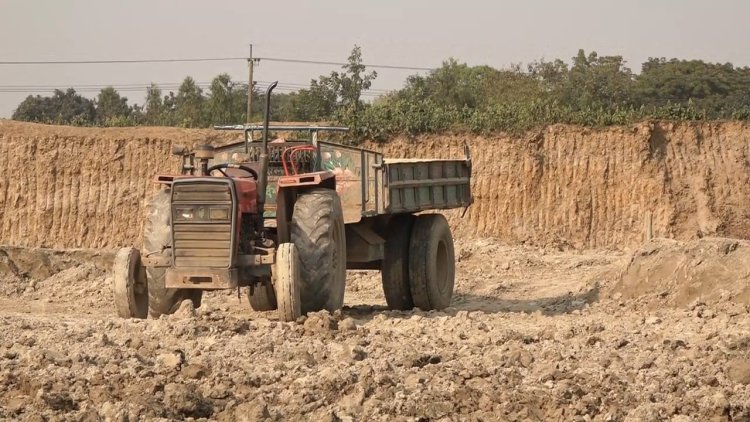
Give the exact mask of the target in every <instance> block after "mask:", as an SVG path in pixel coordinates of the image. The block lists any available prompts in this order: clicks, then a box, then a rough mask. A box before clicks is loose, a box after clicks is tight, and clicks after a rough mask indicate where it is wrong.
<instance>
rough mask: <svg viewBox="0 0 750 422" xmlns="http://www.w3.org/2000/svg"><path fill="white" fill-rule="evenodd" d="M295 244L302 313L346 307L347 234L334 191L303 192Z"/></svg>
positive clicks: (295, 220) (295, 215)
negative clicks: (298, 263)
mask: <svg viewBox="0 0 750 422" xmlns="http://www.w3.org/2000/svg"><path fill="white" fill-rule="evenodd" d="M291 235H292V236H291V237H292V243H294V245H295V246H296V247H297V254H298V256H299V262H300V272H301V274H300V281H301V283H300V299H301V305H302V312H303V313H308V312H314V311H320V310H322V309H327V310H329V311H331V312H332V311H335V310H337V309H341V307H342V306H343V305H344V287H345V283H346V234H345V232H344V213H343V210H342V208H341V199H340V198H339V196H338V194H337V193H336V191H335V190H332V189H322V188H320V189H312V190H309V191H306V192H303V193H302V194H301V195H300V196H299V197H298V198H297V202H295V204H294V211H293V214H292V224H291Z"/></svg>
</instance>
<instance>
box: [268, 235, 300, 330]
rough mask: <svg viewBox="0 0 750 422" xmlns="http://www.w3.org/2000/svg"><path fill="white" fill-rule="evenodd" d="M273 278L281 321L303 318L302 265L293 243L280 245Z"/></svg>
mask: <svg viewBox="0 0 750 422" xmlns="http://www.w3.org/2000/svg"><path fill="white" fill-rule="evenodd" d="M273 278H274V283H273V285H274V287H275V288H276V303H277V305H278V309H277V311H278V313H279V319H280V320H282V321H296V320H297V318H299V317H300V316H302V306H301V303H300V264H299V258H298V257H297V248H296V247H295V246H294V244H293V243H282V244H281V245H279V248H278V250H277V251H276V263H275V264H274V274H273Z"/></svg>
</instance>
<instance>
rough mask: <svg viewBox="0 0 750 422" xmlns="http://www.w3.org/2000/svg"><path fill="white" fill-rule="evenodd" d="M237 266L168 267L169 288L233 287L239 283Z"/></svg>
mask: <svg viewBox="0 0 750 422" xmlns="http://www.w3.org/2000/svg"><path fill="white" fill-rule="evenodd" d="M238 278H239V277H238V272H237V269H236V268H194V269H176V268H167V271H166V279H165V287H166V288H168V289H206V290H211V289H233V288H235V287H237V285H238Z"/></svg>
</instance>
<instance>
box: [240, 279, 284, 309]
mask: <svg viewBox="0 0 750 422" xmlns="http://www.w3.org/2000/svg"><path fill="white" fill-rule="evenodd" d="M248 290H250V289H248ZM250 292H252V293H250ZM247 298H248V299H249V301H250V307H251V308H253V310H254V311H257V312H265V311H273V310H275V309H276V308H277V307H278V305H277V303H276V292H274V290H273V285H272V284H271V281H270V280H268V281H264V282H262V283H259V284H256V285H254V286H253V287H252V290H250V291H248V295H247Z"/></svg>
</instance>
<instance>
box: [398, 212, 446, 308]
mask: <svg viewBox="0 0 750 422" xmlns="http://www.w3.org/2000/svg"><path fill="white" fill-rule="evenodd" d="M409 244H410V250H409V285H410V287H411V296H412V299H413V300H414V306H416V307H418V308H420V309H422V310H425V311H427V310H433V309H444V308H447V307H448V306H449V305H450V303H451V298H452V297H453V284H454V281H455V276H456V267H455V265H456V263H455V256H454V252H453V237H452V236H451V229H450V227H449V226H448V221H447V220H446V219H445V217H444V216H443V215H442V214H425V215H420V216H418V217H417V219H416V221H415V222H414V227H413V228H412V231H411V240H410V241H409Z"/></svg>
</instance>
